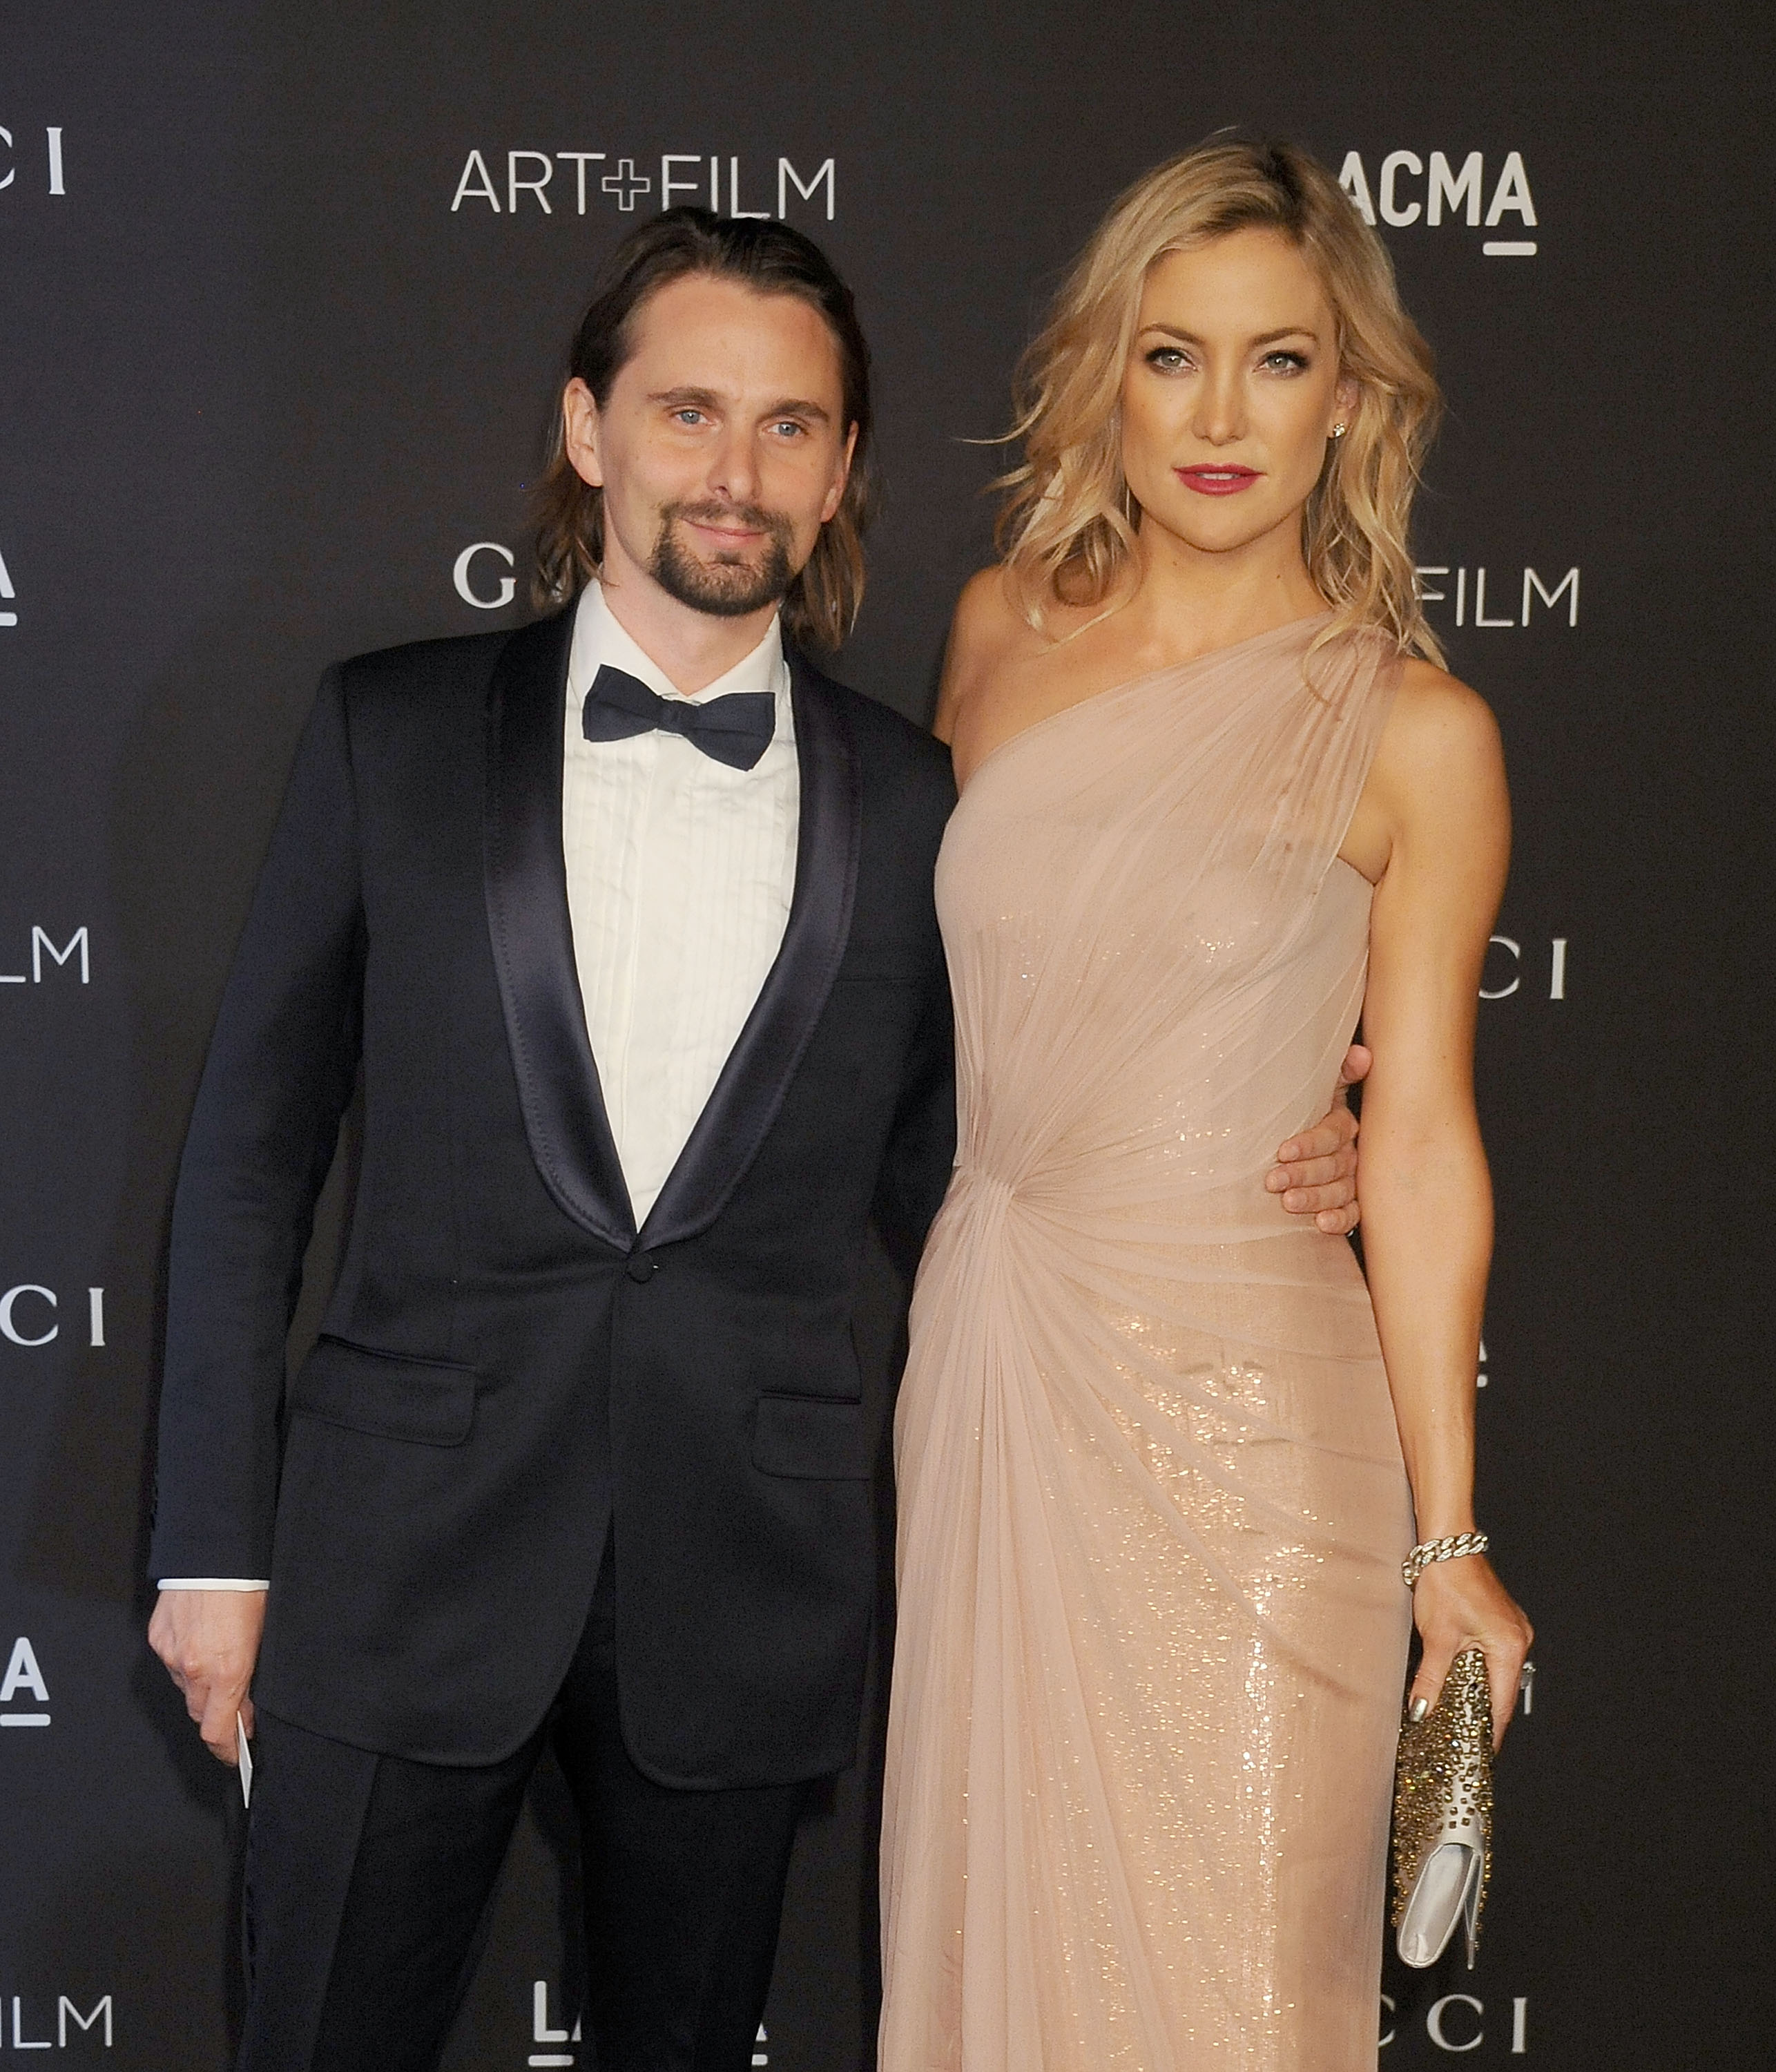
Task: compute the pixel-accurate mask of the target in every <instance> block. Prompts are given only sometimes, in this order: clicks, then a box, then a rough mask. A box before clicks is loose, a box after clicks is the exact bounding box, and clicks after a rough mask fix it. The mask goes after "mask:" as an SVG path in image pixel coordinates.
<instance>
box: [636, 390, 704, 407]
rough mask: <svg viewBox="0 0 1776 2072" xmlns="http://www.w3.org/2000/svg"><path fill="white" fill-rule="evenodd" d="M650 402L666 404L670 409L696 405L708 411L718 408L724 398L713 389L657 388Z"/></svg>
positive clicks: (649, 398) (649, 399)
mask: <svg viewBox="0 0 1776 2072" xmlns="http://www.w3.org/2000/svg"><path fill="white" fill-rule="evenodd" d="M648 401H649V402H650V403H664V405H666V406H667V408H668V409H681V408H682V407H683V406H684V405H686V404H695V405H697V408H698V409H705V410H706V409H713V408H715V407H717V406H718V405H720V403H721V401H722V398H721V397H719V396H717V394H716V393H715V391H714V390H713V389H656V390H655V391H654V393H652V395H651V396H650V397H648Z"/></svg>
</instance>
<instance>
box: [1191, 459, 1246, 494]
mask: <svg viewBox="0 0 1776 2072" xmlns="http://www.w3.org/2000/svg"><path fill="white" fill-rule="evenodd" d="M1174 473H1175V474H1176V475H1177V476H1178V480H1179V481H1180V482H1182V483H1183V485H1184V487H1186V489H1194V491H1196V493H1197V494H1198V496H1237V495H1239V491H1241V490H1242V489H1250V488H1251V487H1252V484H1253V483H1255V482H1256V481H1257V479H1259V470H1258V469H1256V468H1255V467H1239V466H1238V465H1237V464H1236V463H1234V462H1231V461H1219V462H1216V463H1215V464H1214V465H1213V466H1210V465H1207V463H1205V464H1204V465H1202V466H1200V467H1181V468H1177V469H1174Z"/></svg>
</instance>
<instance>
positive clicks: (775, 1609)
mask: <svg viewBox="0 0 1776 2072" xmlns="http://www.w3.org/2000/svg"><path fill="white" fill-rule="evenodd" d="M570 625H571V614H570V613H567V614H562V615H560V616H557V617H556V618H554V619H547V620H544V621H542V622H541V623H537V624H536V625H532V626H530V627H526V628H524V630H523V631H520V632H516V633H510V634H494V635H482V636H479V637H475V638H470V639H457V640H444V641H436V642H431V643H425V644H422V645H418V646H414V647H409V648H395V649H393V650H390V651H389V652H386V653H383V654H377V655H370V656H364V657H361V658H360V659H359V660H356V661H352V662H348V663H346V664H343V666H341V667H339V668H336V669H334V670H332V671H331V672H329V673H328V675H327V677H326V679H325V680H324V681H323V685H322V689H321V693H320V696H319V701H318V703H317V705H316V707H315V713H314V715H313V717H312V718H311V720H310V723H309V726H308V729H307V731H306V734H305V736H304V738H303V741H302V746H301V749H300V750H299V752H298V757H297V760H296V764H295V767H294V771H293V773H292V775H291V778H290V788H289V791H288V793H287V795H286V800H285V803H284V807H283V810H282V816H281V818H280V820H279V822H278V824H277V831H276V833H275V835H274V836H273V841H272V845H271V849H270V852H269V856H268V857H267V860H266V862H265V868H264V872H263V875H262V876H261V880H260V882H259V886H258V889H257V893H256V894H255V898H254V901H253V908H252V912H251V915H250V918H249V921H248V923H247V928H246V932H245V937H244V939H243V940H242V942H241V944H240V950H239V952H238V954H237V956H236V960H235V964H234V966H233V968H232V972H231V974H230V976H229V980H228V987H227V990H226V993H225V994H224V999H223V1003H222V1008H221V1012H220V1018H219V1021H218V1022H217V1026H216V1033H215V1036H214V1038H213V1039H212V1045H211V1049H210V1053H209V1058H208V1063H207V1065H206V1067H205V1070H204V1074H203V1083H202V1087H201V1089H200V1091H199V1096H198V1100H197V1105H196V1109H195V1113H194V1116H193V1118H192V1122H191V1133H190V1136H189V1137H188V1139H187V1144H186V1148H185V1153H184V1158H183V1164H182V1165H181V1169H180V1173H179V1190H178V1197H177V1201H176V1204H175V1211H174V1223H173V1243H172V1258H171V1287H170V1294H169V1313H168V1326H167V1346H166V1379H165V1386H164V1391H163V1395H162V1408H161V1420H160V1450H159V1461H158V1498H157V1506H156V1520H155V1530H154V1540H153V1547H152V1551H151V1553H150V1564H151V1572H152V1573H153V1574H154V1575H156V1576H269V1577H270V1579H271V1591H270V1596H269V1602H268V1612H267V1624H266V1629H265V1642H264V1646H263V1650H262V1652H261V1658H260V1665H259V1670H258V1675H257V1680H256V1683H255V1686H254V1690H255V1695H256V1696H257V1698H258V1699H259V1700H260V1701H261V1703H262V1704H265V1706H266V1707H267V1708H269V1709H270V1710H271V1711H272V1712H275V1713H277V1714H278V1715H279V1716H282V1717H286V1718H288V1719H290V1720H293V1721H294V1722H296V1723H297V1724H298V1725H302V1726H304V1727H307V1728H309V1729H312V1730H313V1731H315V1732H317V1733H323V1734H327V1735H330V1736H331V1737H335V1738H336V1739H339V1740H343V1741H348V1742H352V1743H354V1744H356V1745H360V1746H362V1747H365V1748H370V1749H377V1750H380V1751H383V1752H386V1753H393V1754H399V1755H403V1756H407V1757H414V1758H417V1759H421V1760H426V1761H431V1762H444V1763H470V1762H492V1761H495V1760H497V1759H499V1758H500V1757H503V1756H504V1755H506V1754H508V1753H510V1752H512V1750H514V1749H516V1747H518V1746H519V1745H520V1744H521V1743H522V1742H523V1741H524V1739H525V1737H527V1736H528V1735H529V1734H530V1733H532V1731H533V1730H534V1729H535V1728H536V1727H537V1725H538V1723H539V1722H540V1720H541V1719H542V1718H543V1716H544V1715H545V1712H546V1711H547V1709H548V1707H549V1704H550V1702H551V1700H552V1699H553V1696H554V1693H555V1692H556V1690H557V1687H558V1685H559V1683H560V1682H561V1678H562V1676H563V1675H564V1674H565V1671H566V1668H567V1666H568V1663H569V1659H570V1658H571V1656H572V1655H573V1653H574V1646H575V1644H576V1642H578V1638H579V1636H580V1631H581V1628H582V1624H583V1622H584V1620H585V1618H586V1610H587V1608H588V1605H589V1603H590V1598H591V1593H592V1589H593V1585H594V1581H595V1580H596V1577H597V1571H598V1564H599V1560H600V1557H601V1555H602V1550H603V1548H604V1546H605V1543H606V1533H607V1531H610V1530H611V1528H612V1527H613V1526H614V1529H615V1544H616V1548H617V1550H618V1560H617V1569H616V1575H617V1635H618V1642H617V1644H618V1659H619V1686H620V1690H621V1697H622V1709H623V1725H624V1729H625V1733H626V1735H627V1740H628V1743H629V1746H630V1749H631V1753H633V1755H634V1757H635V1761H636V1762H638V1763H639V1765H640V1766H641V1767H642V1769H643V1770H645V1771H647V1772H648V1774H650V1775H651V1776H652V1777H654V1778H656V1779H658V1780H660V1781H661V1782H667V1783H671V1784H675V1785H683V1786H730V1785H740V1784H765V1783H776V1782H788V1781H790V1780H792V1779H795V1778H805V1777H812V1776H817V1775H820V1774H824V1773H825V1772H828V1771H831V1770H837V1769H840V1768H842V1767H843V1766H845V1764H846V1763H848V1762H850V1761H851V1759H852V1757H853V1753H854V1752H855V1749H856V1745H857V1725H858V1710H859V1703H860V1696H861V1686H862V1679H863V1670H864V1659H865V1646H866V1643H867V1640H868V1634H869V1628H870V1618H871V1609H872V1600H873V1595H874V1578H875V1557H874V1544H873V1523H872V1520H873V1507H872V1503H871V1493H870V1480H869V1478H870V1473H871V1466H872V1463H871V1461H870V1458H869V1457H867V1456H868V1453H869V1450H870V1449H869V1445H868V1437H869V1435H868V1434H866V1433H865V1427H864V1419H863V1412H862V1407H861V1403H860V1400H859V1392H860V1384H859V1375H858V1367H857V1354H856V1350H855V1349H854V1346H853V1341H852V1335H851V1317H852V1309H853V1299H854V1296H855V1293H856V1289H857V1279H858V1272H859V1265H860V1258H861V1252H862V1248H863V1244H864V1238H865V1230H866V1227H867V1225H868V1223H869V1221H870V1218H871V1216H872V1215H874V1216H875V1218H876V1219H877V1220H878V1223H879V1225H880V1227H882V1231H883V1232H884V1234H885V1235H886V1236H887V1237H888V1239H889V1240H890V1244H891V1245H892V1246H893V1247H894V1248H895V1249H896V1250H897V1251H898V1254H899V1256H900V1257H901V1259H902V1262H903V1263H910V1262H911V1260H912V1259H914V1258H915V1257H916V1254H917V1249H918V1247H919V1244H920V1243H921V1242H922V1240H923V1235H924V1232H925V1230H926V1227H927V1225H928V1223H930V1220H931V1217H932V1215H934V1213H935V1210H936V1208H937V1206H938V1203H939V1200H940V1199H941V1197H942V1193H943V1187H944V1185H945V1182H946V1181H947V1179H948V1173H949V1169H950V1165H951V1161H952V1153H953V1146H954V1136H955V1105H954V1091H953V1084H952V1060H951V1029H950V1007H949V993H948V985H947V982H946V978H945V972H944V966H943V949H942V945H941V943H940V942H939V936H938V931H937V924H936V919H935V913H934V911H933V905H932V869H933V865H934V863H935V857H936V853H937V846H938V842H939V838H940V837H941V834H942V832H943V824H944V821H945V820H946V818H947V817H948V813H949V811H950V808H951V807H952V805H953V804H954V801H955V793H954V789H953V786H952V779H951V775H950V769H949V761H948V756H947V754H945V752H944V750H943V749H942V748H941V747H940V746H939V745H938V744H937V743H936V742H933V741H932V740H931V739H930V738H927V736H926V735H924V734H921V733H920V732H919V730H917V729H916V728H915V727H913V726H911V725H909V724H908V723H907V722H906V721H904V720H902V719H901V718H899V717H897V716H896V715H895V714H894V713H890V712H889V711H888V710H886V709H885V708H883V707H882V706H879V705H875V704H874V703H872V702H871V701H869V700H867V699H865V698H862V697H858V696H857V694H856V693H853V692H851V691H849V690H846V689H843V688H842V687H841V685H837V684H836V683H833V682H832V681H830V680H828V678H826V677H824V676H821V675H820V673H819V672H817V671H816V670H815V669H813V668H811V667H810V666H809V665H808V664H807V663H806V662H805V661H804V660H801V659H800V657H797V656H792V657H791V680H792V687H793V688H792V696H793V698H794V701H795V718H796V745H797V751H798V754H799V758H800V776H801V804H800V841H799V845H798V849H797V854H796V886H795V894H794V898H793V901H792V903H791V910H790V915H789V919H788V923H787V930H786V932H785V934H784V937H783V946H782V948H781V951H780V952H779V955H778V957H777V960H776V962H775V964H774V965H773V967H772V968H771V973H770V976H769V977H768V978H767V980H766V983H765V985H764V987H763V990H762V992H761V993H760V994H759V1000H758V1002H757V1004H756V1005H755V1006H754V1009H753V1011H752V1014H751V1016H750V1019H749V1020H748V1021H747V1022H746V1026H745V1028H744V1030H742V1034H741V1036H740V1038H739V1040H738V1043H737V1044H736V1046H735V1047H734V1050H733V1052H732V1054H730V1057H729V1059H728V1060H727V1063H726V1067H725V1069H724V1070H723V1071H722V1075H721V1078H720V1079H719V1081H718V1083H717V1086H716V1088H715V1091H714V1093H713V1096H711V1099H710V1100H709V1105H708V1107H707V1108H705V1112H704V1113H703V1115H702V1116H701V1119H700V1120H699V1121H698V1123H697V1127H696V1128H695V1130H694V1131H693V1134H692V1136H691V1138H690V1141H689V1143H688V1144H687V1145H686V1146H685V1152H684V1154H683V1156H682V1157H680V1160H679V1162H678V1164H677V1165H676V1167H675V1168H674V1170H673V1171H672V1176H671V1178H670V1179H669V1180H668V1182H667V1185H666V1187H665V1190H664V1192H663V1193H662V1194H661V1195H660V1199H659V1201H658V1202H656V1205H655V1207H654V1209H653V1210H652V1213H651V1214H650V1215H648V1219H647V1220H646V1223H645V1224H644V1225H643V1228H642V1229H641V1230H640V1231H639V1232H638V1231H636V1230H635V1227H634V1226H633V1224H632V1223H631V1217H630V1211H629V1207H628V1197H627V1190H626V1189H625V1187H624V1186H623V1178H622V1174H621V1172H620V1170H619V1165H618V1162H617V1157H616V1152H615V1145H614V1143H613V1141H612V1138H611V1130H610V1127H609V1124H608V1122H607V1120H606V1115H605V1111H604V1106H603V1102H602V1098H601V1096H600V1093H599V1088H598V1071H597V1067H596V1065H595V1063H594V1059H593V1057H592V1054H591V1050H590V1046H589V1045H588V1043H587V1040H586V1022H585V1017H584V1013H583V1011H582V1005H581V1001H580V994H579V987H578V979H577V977H576V974H575V968H574V953H573V945H572V939H571V935H570V931H569V919H568V908H567V895H566V886H565V874H564V869H563V864H562V856H561V718H562V700H563V697H564V694H565V679H566V670H567V658H568V648H569V629H570ZM360 1066H361V1069H362V1072H363V1075H364V1146H363V1161H362V1166H361V1170H360V1178H359V1182H358V1189H357V1195H356V1204H355V1207H354V1211H353V1215H352V1228H351V1234H350V1239H349V1243H348V1245H347V1252H346V1257H345V1261H344V1264H343V1269H342V1272H341V1275H340V1278H339V1285H338V1287H337V1289H336V1290H335V1293H334V1295H333V1297H332V1300H331V1305H330V1306H329V1308H328V1309H327V1314H326V1318H325V1322H324V1326H323V1334H322V1336H321V1338H320V1340H319V1343H318V1344H317V1345H316V1346H315V1350H314V1352H313V1353H312V1355H310V1358H309V1359H307V1361H306V1363H305V1364H304V1365H303V1366H302V1369H301V1371H299V1372H298V1375H297V1376H296V1378H295V1379H294V1382H293V1383H291V1385H290V1388H289V1390H288V1392H287V1396H286V1389H285V1385H284V1381H285V1376H284V1342H285V1338H286V1331H287V1329H288V1326H289V1322H290V1315H291V1311H292V1307H293V1304H294V1297H295V1292H296V1289H297V1285H298V1278H299V1275H300V1271H301V1263H302V1254H303V1250H304V1247H305V1245H306V1240H307V1237H308V1233H309V1229H310V1219H311V1216H312V1213H313V1207H314V1202H315V1197H316V1194H317V1193H318V1192H319V1188H320V1186H321V1182H322V1181H323V1178H324V1176H325V1174H326V1172H327V1166H328V1165H329V1162H330V1161H331V1156H332V1153H333V1149H334V1147H335V1142H336V1140H337V1136H338V1130H339V1120H340V1116H341V1114H342V1112H343V1109H344V1107H345V1105H346V1103H347V1100H348V1098H349V1096H350V1095H351V1092H352V1087H353V1083H354V1080H355V1078H356V1074H357V1072H358V1071H359V1070H360Z"/></svg>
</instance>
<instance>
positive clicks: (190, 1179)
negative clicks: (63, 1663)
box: [149, 669, 364, 1577]
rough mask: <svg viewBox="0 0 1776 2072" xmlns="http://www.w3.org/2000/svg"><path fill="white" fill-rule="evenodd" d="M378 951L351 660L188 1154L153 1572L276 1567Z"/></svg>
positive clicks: (299, 767) (285, 824)
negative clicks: (301, 1336) (297, 1342)
mask: <svg viewBox="0 0 1776 2072" xmlns="http://www.w3.org/2000/svg"><path fill="white" fill-rule="evenodd" d="M363 972H364V911H363V904H362V898H361V882H360V845H359V833H358V820H357V811H356V800H355V796H354V791H353V784H352V763H351V752H350V743H349V740H348V738H347V722H346V711H345V702H344V697H343V686H342V682H341V676H340V672H339V670H337V669H334V670H330V671H329V672H328V673H327V676H325V677H323V680H322V683H321V688H320V693H319V697H317V699H316V701H315V709H314V712H313V713H312V715H311V716H310V719H309V722H308V725H307V727H306V730H305V731H304V733H303V736H302V743H301V746H299V748H298V750H297V755H296V762H295V766H294V769H293V770H292V771H291V773H290V783H289V787H288V789H287V790H286V793H285V795H284V802H283V808H282V812H281V813H280V814H279V816H278V820H277V828H276V830H275V832H274V833H273V836H272V841H271V847H270V849H269V853H268V854H267V856H266V858H265V865H264V868H263V870H261V874H260V877H259V882H258V885H257V889H256V890H255V892H254V894H253V905H252V908H251V911H250V912H249V915H248V919H247V925H246V931H245V935H243V936H242V938H241V941H240V948H239V949H238V950H237V951H236V954H235V959H234V964H233V966H232V969H231V970H230V972H229V974H228V985H227V988H226V989H225V990H224V994H223V997H222V1006H221V1010H220V1014H219V1015H218V1017H217V1020H216V1030H215V1034H213V1036H212V1038H211V1042H210V1050H209V1055H208V1060H207V1062H206V1063H205V1065H204V1069H203V1079H202V1082H201V1083H200V1084H199V1088H198V1095H197V1104H196V1107H195V1110H194V1111H193V1113H192V1116H191V1129H190V1132H189V1133H188V1135H187V1138H186V1141H185V1151H184V1156H183V1159H182V1160H181V1161H180V1165H179V1186H178V1192H177V1194H176V1196H175V1201H174V1206H173V1230H172V1248H171V1260H170V1263H169V1268H168V1284H167V1302H166V1372H165V1379H164V1383H163V1386H162V1394H161V1404H160V1435H159V1452H158V1474H157V1484H156V1500H155V1519H154V1533H153V1538H152V1543H151V1545H150V1552H149V1572H150V1576H151V1577H159V1576H253V1577H259V1576H269V1574H270V1572H271V1570H270V1565H269V1564H270V1560H271V1536H272V1520H273V1512H274V1510H275V1507H276V1503H277V1473H278V1457H279V1441H278V1430H279V1414H280V1411H281V1408H282V1401H283V1392H284V1347H285V1340H286V1336H287V1334H288V1332H289V1329H290V1318H291V1315H292V1313H293V1311H294V1306H295V1301H296V1297H297V1293H298V1288H299V1285H300V1282H301V1278H302V1255H303V1252H304V1251H305V1249H306V1246H307V1244H308V1237H309V1231H310V1225H311V1223H312V1222H313V1219H314V1212H315V1199H316V1197H317V1196H318V1195H319V1192H320V1190H321V1186H322V1184H323V1182H324V1181H325V1179H326V1178H327V1169H328V1167H329V1165H331V1161H332V1157H333V1153H334V1150H335V1146H336V1145H337V1143H338V1140H339V1120H340V1117H341V1116H342V1115H343V1112H344V1109H345V1106H346V1104H347V1101H348V1100H349V1099H350V1097H351V1093H352V1083H353V1081H354V1079H356V1072H357V1062H358V1051H359V1046H360V1008H361V1000H362V988H363Z"/></svg>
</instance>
